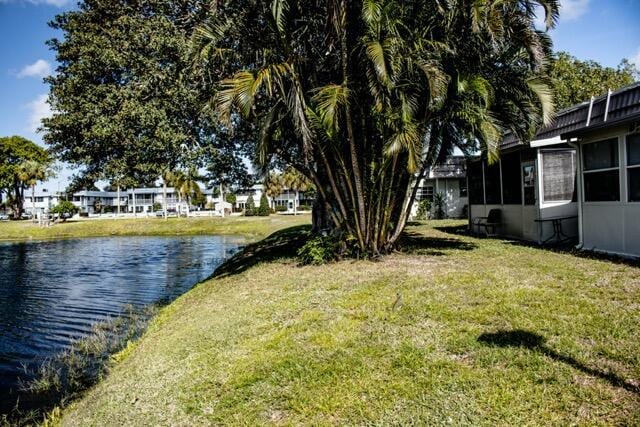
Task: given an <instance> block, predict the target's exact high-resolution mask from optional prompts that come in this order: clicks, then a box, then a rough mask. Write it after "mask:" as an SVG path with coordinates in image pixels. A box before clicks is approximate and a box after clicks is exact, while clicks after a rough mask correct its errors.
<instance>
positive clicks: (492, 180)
mask: <svg viewBox="0 0 640 427" xmlns="http://www.w3.org/2000/svg"><path fill="white" fill-rule="evenodd" d="M484 185H485V188H486V190H485V191H486V192H487V204H488V205H500V204H502V197H501V195H500V193H501V189H500V163H499V162H497V163H494V164H493V165H486V168H485V170H484Z"/></svg>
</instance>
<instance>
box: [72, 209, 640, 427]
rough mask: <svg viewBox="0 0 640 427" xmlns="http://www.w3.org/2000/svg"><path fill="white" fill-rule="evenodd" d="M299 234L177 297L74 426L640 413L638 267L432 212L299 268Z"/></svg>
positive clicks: (76, 410)
mask: <svg viewBox="0 0 640 427" xmlns="http://www.w3.org/2000/svg"><path fill="white" fill-rule="evenodd" d="M457 224H459V223H454V222H438V223H437V226H438V227H439V228H440V227H441V226H443V225H445V226H446V225H448V226H455V225H457ZM299 230H300V228H298V229H297V230H295V229H292V230H286V231H281V232H279V233H276V235H274V236H271V237H270V238H269V239H267V240H266V241H263V242H261V243H258V244H256V245H253V246H250V247H249V248H248V250H247V251H246V252H245V253H244V254H240V255H239V256H238V257H237V258H235V259H234V260H233V262H231V263H230V264H228V265H227V266H226V268H225V269H224V270H223V271H222V272H221V274H220V275H219V276H218V277H217V278H214V279H212V280H209V281H207V282H205V283H203V284H201V285H199V286H198V287H196V288H195V289H194V290H193V291H191V292H189V293H188V294H186V295H184V296H183V297H181V298H179V299H178V300H177V301H176V302H174V303H173V304H171V305H170V306H168V307H166V308H165V309H163V310H162V311H161V312H160V314H159V316H158V317H157V318H156V319H155V321H154V322H153V323H152V325H151V327H150V329H149V330H148V332H147V333H146V335H145V336H144V338H143V339H142V340H140V341H139V342H138V343H137V344H136V345H132V346H130V348H128V349H127V350H125V352H123V353H122V354H120V355H119V357H118V360H119V362H118V363H117V364H116V365H115V366H114V368H113V369H112V371H111V374H110V375H109V376H108V377H107V378H106V380H104V381H103V382H102V383H100V384H99V385H98V386H96V387H95V388H94V389H92V390H90V391H89V392H88V393H87V395H86V396H85V397H84V398H83V399H81V400H80V401H78V402H76V403H74V404H73V405H72V406H71V407H70V408H68V409H67V410H66V411H65V412H64V413H63V420H62V421H63V424H67V425H115V424H118V425H123V424H126V425H210V424H243V425H255V424H301V423H305V424H329V425H341V424H369V423H375V424H385V425H386V424H399V425H402V424H454V425H495V424H498V425H520V424H528V425H534V424H535V425H541V424H542V425H549V424H553V425H567V424H625V425H638V424H640V387H639V386H640V383H639V382H638V379H640V328H639V327H638V325H640V269H639V268H638V266H633V265H629V264H624V263H613V262H611V261H604V260H597V259H589V258H586V257H579V256H576V255H572V254H568V253H556V252H551V251H546V250H541V249H537V248H532V247H527V246H522V245H518V244H513V243H510V242H505V241H500V240H489V239H475V238H471V237H466V236H460V235H457V234H453V233H452V232H451V229H447V230H444V231H442V230H438V229H436V228H434V227H433V223H430V224H423V225H414V226H411V227H409V229H408V233H409V237H408V238H407V239H406V241H405V244H404V250H403V252H402V253H397V254H394V255H392V256H389V257H386V258H384V259H382V260H381V261H378V262H368V261H358V262H354V261H344V262H340V263H337V264H334V265H328V266H320V267H315V266H310V267H299V266H297V265H296V264H295V262H294V261H293V260H292V259H291V258H289V257H288V255H289V254H290V253H291V249H292V248H295V246H296V245H298V244H299V239H298V237H297V236H298V234H296V232H297V231H298V232H299Z"/></svg>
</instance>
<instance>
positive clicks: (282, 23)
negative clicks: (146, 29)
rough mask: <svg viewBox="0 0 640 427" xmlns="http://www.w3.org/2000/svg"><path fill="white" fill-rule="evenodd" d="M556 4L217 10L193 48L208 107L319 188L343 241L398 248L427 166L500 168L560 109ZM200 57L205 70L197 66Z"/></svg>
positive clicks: (454, 0)
mask: <svg viewBox="0 0 640 427" xmlns="http://www.w3.org/2000/svg"><path fill="white" fill-rule="evenodd" d="M537 6H542V8H543V10H544V13H545V16H546V24H547V27H553V26H554V24H555V22H556V21H557V19H558V10H559V6H558V0H538V1H533V0H500V1H498V0H485V1H477V0H451V1H444V0H433V1H432V2H431V3H430V6H429V7H427V6H425V2H424V1H421V0H355V1H347V0H324V1H318V0H298V1H296V2H291V1H288V0H271V1H268V2H267V1H265V2H226V3H224V5H221V6H218V7H214V8H212V11H211V15H210V17H209V19H208V20H207V22H206V23H205V24H204V25H202V26H201V27H200V28H199V29H198V30H197V31H196V32H195V36H194V38H193V46H194V52H197V55H198V58H199V59H201V60H202V63H203V64H205V65H206V66H209V70H208V71H209V72H210V74H209V75H210V76H212V78H213V79H214V81H213V82H211V83H214V85H213V86H214V87H216V88H219V90H218V91H217V92H215V93H213V94H212V102H211V107H212V108H213V109H215V111H216V112H217V114H218V117H219V118H220V119H221V120H222V121H223V123H224V124H225V125H226V126H228V127H229V128H230V129H233V128H234V127H239V126H241V125H243V124H248V125H250V126H254V127H256V128H257V129H258V131H257V134H259V138H257V143H256V147H255V149H256V159H257V160H258V162H259V163H260V165H261V166H263V167H265V168H266V167H268V166H269V164H270V163H272V164H281V163H285V164H287V165H288V166H289V167H291V168H295V169H296V170H297V171H298V172H299V173H300V174H302V175H304V176H306V177H307V178H308V179H309V180H310V181H311V182H313V183H314V185H315V187H316V189H317V191H318V199H319V200H320V201H321V203H322V204H323V205H324V209H325V211H326V212H327V215H326V217H327V218H329V219H330V223H331V227H333V232H334V233H335V234H336V236H340V237H341V238H343V239H344V240H345V242H349V241H355V242H356V244H355V248H353V249H355V250H356V251H357V252H360V253H362V254H364V255H371V256H376V255H378V254H381V253H388V252H389V251H391V250H392V249H393V248H394V245H395V244H396V242H397V239H398V238H399V236H400V234H401V232H402V231H403V229H404V227H405V225H406V222H407V219H408V216H409V212H410V207H411V205H412V204H413V201H414V200H415V197H416V193H417V190H418V187H419V183H420V181H421V180H422V178H423V177H424V174H425V173H426V171H427V170H428V168H429V167H430V166H432V165H433V164H434V163H435V162H437V161H438V160H441V159H443V158H444V157H445V156H446V155H448V154H450V153H451V152H452V151H453V150H454V148H456V147H457V148H459V149H460V150H462V152H463V153H466V154H471V153H473V152H476V151H477V150H478V149H481V150H482V151H483V152H484V153H485V155H486V156H487V157H488V159H489V160H490V161H491V162H494V161H496V160H497V158H498V155H499V142H500V141H501V139H502V135H503V133H504V132H505V131H510V132H512V133H514V134H515V135H517V136H518V137H519V138H520V139H521V140H523V141H526V140H528V139H529V138H530V137H531V136H532V135H533V134H534V133H535V131H536V129H537V128H538V127H539V126H540V125H542V124H544V123H549V122H550V120H551V119H552V114H553V103H552V102H551V101H552V97H551V94H550V89H549V85H548V76H547V63H548V61H549V60H550V58H551V41H550V39H549V36H548V35H547V34H546V33H544V32H540V31H537V30H536V28H535V19H536V16H535V14H536V11H537V10H538V8H537ZM198 58H196V59H198Z"/></svg>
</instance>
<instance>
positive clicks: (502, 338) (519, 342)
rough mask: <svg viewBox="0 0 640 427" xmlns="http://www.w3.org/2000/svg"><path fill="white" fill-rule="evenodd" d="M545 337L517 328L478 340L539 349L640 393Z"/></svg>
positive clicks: (635, 388) (480, 337) (486, 335)
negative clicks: (548, 343)
mask: <svg viewBox="0 0 640 427" xmlns="http://www.w3.org/2000/svg"><path fill="white" fill-rule="evenodd" d="M545 341H546V340H545V338H544V337H543V336H542V335H539V334H536V333H534V332H529V331H525V330H522V329H515V330H511V331H498V332H485V333H483V334H481V335H480V336H479V337H478V342H481V343H483V344H486V345H490V346H493V347H502V348H507V347H520V348H526V349H528V350H531V351H537V352H539V353H541V354H544V355H545V356H547V357H550V358H551V359H553V360H556V361H559V362H562V363H566V364H567V365H570V366H572V367H573V368H575V369H577V370H579V371H582V372H583V373H585V374H587V375H591V376H594V377H598V378H601V379H603V380H606V381H607V382H609V384H611V385H612V386H614V387H620V388H623V389H625V390H627V391H630V392H632V393H636V394H640V385H638V384H635V383H633V382H631V381H629V380H626V379H624V378H620V377H619V376H617V375H616V374H614V373H612V372H605V371H601V370H599V369H596V368H592V367H589V366H587V365H585V364H583V363H581V362H579V361H578V360H576V359H574V358H573V357H571V356H565V355H564V354H560V353H558V352H556V351H555V350H553V349H551V348H549V347H547V346H546V345H545Z"/></svg>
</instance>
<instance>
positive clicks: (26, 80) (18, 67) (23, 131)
mask: <svg viewBox="0 0 640 427" xmlns="http://www.w3.org/2000/svg"><path fill="white" fill-rule="evenodd" d="M561 3H562V10H561V18H560V23H559V25H558V27H557V28H556V29H555V30H553V31H552V33H551V35H552V38H553V40H554V45H555V49H556V50H564V51H568V52H569V53H571V54H572V55H574V56H577V57H578V58H580V59H593V60H596V61H598V62H600V63H602V64H604V65H607V66H616V65H618V64H619V63H620V60H621V59H622V58H629V59H630V60H631V61H632V62H634V63H636V64H637V67H638V69H640V0H561ZM74 4H75V3H74V2H73V1H71V0H0V40H1V42H0V136H8V135H22V136H24V137H26V138H29V139H31V140H33V141H35V142H38V143H41V142H42V138H41V136H40V135H39V134H37V133H36V128H37V127H38V126H39V120H40V119H41V118H42V117H43V116H46V115H47V114H49V108H48V105H47V103H46V95H47V93H48V88H47V85H45V84H44V82H43V81H42V79H43V77H44V76H45V75H47V74H49V73H51V72H55V67H56V65H55V57H54V55H53V53H52V52H51V51H50V50H49V49H48V47H47V46H46V45H45V41H46V40H48V39H50V38H52V37H55V36H56V35H57V34H56V33H55V32H54V31H53V30H52V29H50V28H49V27H48V26H47V22H48V21H49V20H51V19H52V18H53V17H54V16H55V15H56V14H58V13H61V12H63V11H65V10H69V9H71V8H72V7H74ZM58 36H59V35H58ZM605 89H606V88H603V91H604V90H605ZM68 175H69V172H68V171H66V170H65V171H63V172H62V173H61V174H60V176H59V177H58V178H56V179H54V180H52V181H51V182H49V183H46V184H44V187H46V188H48V189H49V190H51V191H53V190H57V189H58V188H60V189H63V188H64V187H65V186H66V182H67V177H68Z"/></svg>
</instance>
